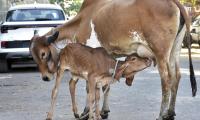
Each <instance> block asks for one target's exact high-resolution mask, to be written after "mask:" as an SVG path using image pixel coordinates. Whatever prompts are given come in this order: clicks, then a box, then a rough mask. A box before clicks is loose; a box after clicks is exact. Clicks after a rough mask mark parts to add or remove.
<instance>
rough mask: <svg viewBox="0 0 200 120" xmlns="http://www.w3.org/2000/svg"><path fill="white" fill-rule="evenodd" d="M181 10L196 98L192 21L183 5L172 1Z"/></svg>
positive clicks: (191, 78)
mask: <svg viewBox="0 0 200 120" xmlns="http://www.w3.org/2000/svg"><path fill="white" fill-rule="evenodd" d="M172 1H173V2H174V3H175V4H176V5H177V7H178V8H179V10H180V13H181V16H182V17H183V18H184V21H185V25H186V30H187V31H186V37H187V44H188V55H189V67H190V83H191V87H192V96H193V97H194V96H196V92H197V83H196V78H195V74H194V68H193V64H192V57H191V40H190V19H189V17H188V15H187V12H186V10H185V8H184V7H183V5H182V4H181V3H180V2H179V1H178V0H172Z"/></svg>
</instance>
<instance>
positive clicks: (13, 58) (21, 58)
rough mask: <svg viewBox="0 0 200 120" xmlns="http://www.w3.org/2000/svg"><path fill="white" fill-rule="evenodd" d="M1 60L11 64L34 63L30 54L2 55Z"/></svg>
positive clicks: (6, 53) (7, 53) (0, 55)
mask: <svg viewBox="0 0 200 120" xmlns="http://www.w3.org/2000/svg"><path fill="white" fill-rule="evenodd" d="M0 60H6V61H8V62H10V63H34V62H33V58H32V56H31V54H30V52H4V53H0Z"/></svg>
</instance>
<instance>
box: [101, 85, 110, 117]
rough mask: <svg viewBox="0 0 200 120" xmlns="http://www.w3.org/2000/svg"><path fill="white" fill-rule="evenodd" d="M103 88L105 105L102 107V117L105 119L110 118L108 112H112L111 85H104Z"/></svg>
mask: <svg viewBox="0 0 200 120" xmlns="http://www.w3.org/2000/svg"><path fill="white" fill-rule="evenodd" d="M102 90H103V93H104V98H103V106H102V109H101V117H102V118H103V119H106V118H108V113H109V112H110V109H109V105H108V96H109V91H110V87H109V86H108V85H105V86H103V87H102ZM105 90H106V91H105Z"/></svg>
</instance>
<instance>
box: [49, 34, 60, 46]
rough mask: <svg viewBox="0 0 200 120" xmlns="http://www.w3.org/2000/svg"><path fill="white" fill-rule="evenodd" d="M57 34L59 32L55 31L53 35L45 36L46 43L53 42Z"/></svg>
mask: <svg viewBox="0 0 200 120" xmlns="http://www.w3.org/2000/svg"><path fill="white" fill-rule="evenodd" d="M58 35H59V32H58V31H56V32H55V33H54V34H53V35H51V36H49V37H48V38H47V43H48V44H51V43H54V42H55V41H56V39H57V38H58Z"/></svg>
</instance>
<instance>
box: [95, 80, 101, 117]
mask: <svg viewBox="0 0 200 120" xmlns="http://www.w3.org/2000/svg"><path fill="white" fill-rule="evenodd" d="M99 84H100V83H96V89H95V113H96V120H101V116H100V111H99V100H100V85H99Z"/></svg>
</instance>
